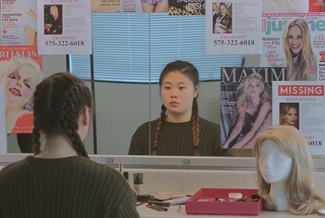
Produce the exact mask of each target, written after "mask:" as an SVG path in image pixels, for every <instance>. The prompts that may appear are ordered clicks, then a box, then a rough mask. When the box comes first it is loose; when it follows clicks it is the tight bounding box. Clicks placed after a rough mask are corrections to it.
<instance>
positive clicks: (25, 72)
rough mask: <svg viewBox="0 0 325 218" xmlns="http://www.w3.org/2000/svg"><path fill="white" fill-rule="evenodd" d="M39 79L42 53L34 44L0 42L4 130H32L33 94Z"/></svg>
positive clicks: (28, 131) (11, 131)
mask: <svg viewBox="0 0 325 218" xmlns="http://www.w3.org/2000/svg"><path fill="white" fill-rule="evenodd" d="M42 79H43V73H42V57H41V56H40V55H39V54H38V51H37V46H0V84H2V85H3V86H4V88H5V93H4V96H5V98H4V99H5V105H6V108H5V114H6V118H5V119H3V120H5V122H4V123H5V125H6V132H7V133H32V131H33V127H34V117H33V113H32V109H33V105H32V96H33V93H34V91H35V88H36V86H37V85H38V84H39V83H40V82H41V81H42ZM1 120H2V119H1Z"/></svg>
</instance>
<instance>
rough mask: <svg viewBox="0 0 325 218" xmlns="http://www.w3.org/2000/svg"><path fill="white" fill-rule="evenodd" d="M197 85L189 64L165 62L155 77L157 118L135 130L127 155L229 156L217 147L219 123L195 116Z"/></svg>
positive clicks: (196, 76) (191, 66) (192, 69)
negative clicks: (158, 104) (158, 103)
mask: <svg viewBox="0 0 325 218" xmlns="http://www.w3.org/2000/svg"><path fill="white" fill-rule="evenodd" d="M198 85H199V73H198V70H197V69H196V68H195V67H194V66H193V64H191V63H189V62H186V61H180V60H178V61H175V62H171V63H169V64H167V65H166V67H165V68H164V69H163V71H162V73H161V74H160V78H159V87H160V93H161V97H162V100H163V104H162V106H161V113H160V118H159V119H156V120H154V121H151V122H146V123H144V124H142V125H141V126H140V127H139V128H138V129H137V130H136V132H135V133H134V134H133V136H132V140H131V145H130V148H129V155H148V154H151V155H180V156H193V155H194V156H231V155H232V153H231V151H228V150H223V149H221V144H220V126H219V125H217V124H215V123H212V122H209V121H207V120H205V119H203V118H201V117H199V114H198V103H197V97H198V94H199V86H198ZM149 129H150V131H149ZM149 134H151V142H150V148H149Z"/></svg>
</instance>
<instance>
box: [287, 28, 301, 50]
mask: <svg viewBox="0 0 325 218" xmlns="http://www.w3.org/2000/svg"><path fill="white" fill-rule="evenodd" d="M302 37H303V33H302V31H301V29H300V27H299V26H297V25H294V26H292V27H290V29H289V31H288V35H287V43H288V46H289V47H290V50H291V51H292V53H294V54H298V53H299V52H300V51H301V49H302V46H303V44H302Z"/></svg>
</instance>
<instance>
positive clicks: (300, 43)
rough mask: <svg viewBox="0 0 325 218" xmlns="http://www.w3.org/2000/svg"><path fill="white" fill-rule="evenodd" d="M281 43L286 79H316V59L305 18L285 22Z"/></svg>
mask: <svg viewBox="0 0 325 218" xmlns="http://www.w3.org/2000/svg"><path fill="white" fill-rule="evenodd" d="M282 45H283V50H284V54H285V57H286V67H287V80H293V81H296V80H317V59H316V56H315V54H314V53H313V49H312V45H311V38H310V31H309V28H308V23H307V21H306V20H305V19H303V18H301V17H297V18H294V19H292V20H288V21H287V22H286V24H285V26H284V28H283V31H282Z"/></svg>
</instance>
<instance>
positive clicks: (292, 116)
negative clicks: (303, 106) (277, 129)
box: [284, 107, 298, 126]
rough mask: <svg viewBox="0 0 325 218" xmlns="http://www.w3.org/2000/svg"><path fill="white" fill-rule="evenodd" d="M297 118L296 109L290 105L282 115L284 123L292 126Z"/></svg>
mask: <svg viewBox="0 0 325 218" xmlns="http://www.w3.org/2000/svg"><path fill="white" fill-rule="evenodd" d="M297 119H298V111H297V109H296V108H294V107H291V108H290V109H289V112H288V113H287V114H286V115H284V122H285V124H286V125H290V126H294V125H295V124H296V122H297Z"/></svg>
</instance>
